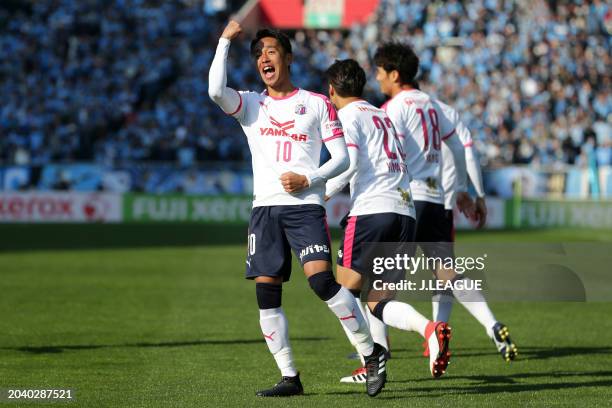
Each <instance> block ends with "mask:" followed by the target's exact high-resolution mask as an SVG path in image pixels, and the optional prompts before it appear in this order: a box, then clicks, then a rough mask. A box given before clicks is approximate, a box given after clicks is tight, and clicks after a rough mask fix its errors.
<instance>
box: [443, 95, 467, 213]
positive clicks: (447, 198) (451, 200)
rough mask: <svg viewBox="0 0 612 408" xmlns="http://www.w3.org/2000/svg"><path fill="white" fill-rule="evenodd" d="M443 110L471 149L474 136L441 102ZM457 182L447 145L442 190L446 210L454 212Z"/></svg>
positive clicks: (455, 113) (464, 143)
mask: <svg viewBox="0 0 612 408" xmlns="http://www.w3.org/2000/svg"><path fill="white" fill-rule="evenodd" d="M439 104H440V107H441V108H442V110H444V111H445V112H446V116H447V117H449V118H450V119H451V120H453V122H454V123H455V132H456V133H457V136H459V140H461V143H462V144H463V146H464V147H471V146H472V144H473V141H472V135H471V134H470V131H469V130H468V128H467V127H466V126H465V125H464V124H463V122H461V120H460V119H459V114H458V113H457V111H456V110H455V109H453V108H452V107H451V106H449V105H447V104H445V103H443V102H439ZM456 181H457V171H456V167H455V161H454V159H453V155H452V154H451V152H450V149H449V148H448V147H446V145H444V146H442V188H443V189H444V208H446V209H447V210H452V209H453V207H454V206H455V182H456Z"/></svg>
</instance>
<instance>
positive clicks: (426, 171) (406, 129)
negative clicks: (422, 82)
mask: <svg viewBox="0 0 612 408" xmlns="http://www.w3.org/2000/svg"><path fill="white" fill-rule="evenodd" d="M383 107H384V109H385V110H386V112H387V114H388V115H389V118H391V121H392V122H393V124H394V125H395V128H396V129H397V132H398V134H399V135H400V138H401V139H402V140H403V149H404V152H406V155H407V163H408V169H409V171H410V174H411V176H412V182H411V183H410V188H411V190H412V195H413V198H414V200H416V201H429V202H433V203H437V204H443V203H444V191H443V190H442V157H441V156H442V153H441V148H442V142H443V141H444V140H445V139H447V138H449V137H451V136H453V135H454V134H455V126H454V124H453V123H452V121H451V120H450V119H449V118H448V117H447V116H446V114H445V113H444V111H443V110H442V109H441V107H440V105H439V102H438V101H436V100H435V99H433V98H431V97H430V96H429V95H427V94H426V93H424V92H421V91H419V90H417V89H411V90H405V91H401V92H400V93H398V94H397V95H395V97H393V98H392V99H391V100H389V101H388V102H387V103H386V104H385V105H384V106H383Z"/></svg>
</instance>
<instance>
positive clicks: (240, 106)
mask: <svg viewBox="0 0 612 408" xmlns="http://www.w3.org/2000/svg"><path fill="white" fill-rule="evenodd" d="M234 91H236V90H235V89H234ZM236 93H237V94H238V97H239V98H240V103H239V104H238V107H237V108H236V110H235V111H233V112H232V113H228V115H230V116H234V115H235V114H237V113H238V112H240V109H242V95H240V92H238V91H236Z"/></svg>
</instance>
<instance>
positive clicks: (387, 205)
mask: <svg viewBox="0 0 612 408" xmlns="http://www.w3.org/2000/svg"><path fill="white" fill-rule="evenodd" d="M338 116H339V118H340V121H341V122H342V127H343V128H344V137H345V140H346V146H347V148H349V149H357V150H358V154H357V167H356V169H355V171H354V173H353V175H352V177H351V179H350V189H351V211H350V215H351V216H354V215H365V214H377V213H386V212H391V213H397V214H402V215H408V216H411V217H413V218H415V217H416V215H415V209H414V203H413V201H412V197H411V194H410V175H409V174H408V166H407V164H406V154H405V153H404V151H403V150H402V146H401V143H400V140H399V138H398V135H397V134H396V132H395V128H394V127H393V123H392V122H391V119H389V117H388V116H387V114H386V113H385V111H384V110H382V109H379V108H376V107H374V106H373V105H371V104H370V103H368V102H366V101H356V102H352V103H350V104H348V105H346V106H344V107H343V108H342V109H340V110H339V111H338Z"/></svg>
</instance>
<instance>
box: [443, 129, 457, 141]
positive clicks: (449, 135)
mask: <svg viewBox="0 0 612 408" xmlns="http://www.w3.org/2000/svg"><path fill="white" fill-rule="evenodd" d="M454 134H455V129H453V131H452V132H450V133H449V134H448V135H446V136H442V140H446V139H448V138H449V137H451V136H452V135H454Z"/></svg>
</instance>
